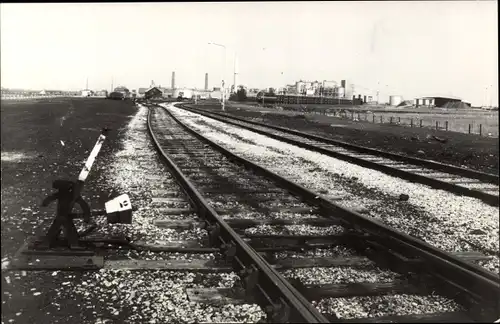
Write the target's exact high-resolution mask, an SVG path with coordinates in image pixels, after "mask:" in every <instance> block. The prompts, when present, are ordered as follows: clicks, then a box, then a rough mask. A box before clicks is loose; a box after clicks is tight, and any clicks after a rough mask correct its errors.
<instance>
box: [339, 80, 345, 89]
mask: <svg viewBox="0 0 500 324" xmlns="http://www.w3.org/2000/svg"><path fill="white" fill-rule="evenodd" d="M340 86H341V87H342V88H344V89H345V80H341V81H340Z"/></svg>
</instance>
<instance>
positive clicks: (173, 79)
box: [172, 71, 175, 89]
mask: <svg viewBox="0 0 500 324" xmlns="http://www.w3.org/2000/svg"><path fill="white" fill-rule="evenodd" d="M172 89H175V71H174V72H172Z"/></svg>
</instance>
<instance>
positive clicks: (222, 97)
mask: <svg viewBox="0 0 500 324" xmlns="http://www.w3.org/2000/svg"><path fill="white" fill-rule="evenodd" d="M208 44H209V45H215V46H219V47H223V48H224V68H223V75H222V83H221V84H222V88H221V106H222V110H225V107H224V105H225V90H224V77H225V75H226V51H227V50H226V46H225V45H222V44H216V43H212V42H209V43H208Z"/></svg>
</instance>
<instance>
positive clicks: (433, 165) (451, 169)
mask: <svg viewBox="0 0 500 324" xmlns="http://www.w3.org/2000/svg"><path fill="white" fill-rule="evenodd" d="M189 109H193V110H201V111H205V112H208V113H211V114H214V115H219V116H223V117H227V118H231V119H235V120H239V121H243V122H246V123H249V124H254V125H257V126H263V127H268V128H273V129H275V130H279V131H282V132H286V133H290V134H292V135H297V136H303V137H306V138H309V139H313V140H317V141H322V142H325V143H328V144H332V145H338V146H341V147H344V148H346V149H351V150H354V151H358V152H360V153H367V154H373V155H377V156H380V157H385V158H389V159H393V160H398V161H401V162H407V163H410V164H416V165H421V166H425V167H428V168H430V169H434V170H437V171H442V172H447V173H451V174H455V175H459V176H463V177H468V178H472V179H477V180H481V181H484V182H488V183H494V184H498V183H499V181H500V178H499V176H497V175H495V174H490V173H485V172H480V171H475V170H471V169H466V168H461V167H458V166H455V165H450V164H445V163H441V162H437V161H431V160H425V159H420V158H416V157H410V156H404V155H401V154H397V153H391V152H386V151H382V150H378V149H373V148H369V147H366V146H361V145H355V144H350V143H346V142H343V141H339V140H334V139H331V138H327V137H323V136H319V135H314V134H309V133H305V132H300V131H297V130H294V129H290V128H287V127H281V126H275V125H269V124H264V123H259V122H256V121H253V120H247V119H245V118H242V117H237V116H230V115H229V114H223V113H219V112H216V111H207V110H205V109H200V108H192V107H189Z"/></svg>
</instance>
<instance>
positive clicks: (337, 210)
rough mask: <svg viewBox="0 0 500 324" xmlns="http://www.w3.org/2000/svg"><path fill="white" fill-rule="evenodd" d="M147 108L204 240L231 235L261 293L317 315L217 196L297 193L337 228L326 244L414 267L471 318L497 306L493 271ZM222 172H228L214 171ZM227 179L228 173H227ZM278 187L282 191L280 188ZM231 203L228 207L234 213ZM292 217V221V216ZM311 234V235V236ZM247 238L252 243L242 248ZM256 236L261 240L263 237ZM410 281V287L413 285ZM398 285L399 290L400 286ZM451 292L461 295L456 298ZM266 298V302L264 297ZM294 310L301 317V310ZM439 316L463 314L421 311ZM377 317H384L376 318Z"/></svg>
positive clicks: (249, 202)
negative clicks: (201, 223)
mask: <svg viewBox="0 0 500 324" xmlns="http://www.w3.org/2000/svg"><path fill="white" fill-rule="evenodd" d="M150 109H151V111H150V115H149V116H148V117H149V118H148V125H149V127H150V129H149V130H150V133H151V135H152V136H153V138H154V141H155V143H156V145H157V146H158V150H159V151H160V152H161V154H162V156H163V157H164V159H165V161H166V162H167V164H168V165H169V166H170V167H171V169H172V171H173V174H174V176H175V177H176V178H177V180H178V181H179V183H181V185H182V186H183V187H184V188H185V191H186V193H187V194H188V195H189V196H190V197H191V199H192V201H193V205H194V206H196V209H197V211H198V213H199V215H202V217H203V216H204V217H205V219H206V222H208V223H207V224H209V227H208V228H209V230H210V233H211V235H210V236H212V237H217V236H218V237H219V239H216V240H213V241H212V242H213V243H214V244H215V246H222V247H225V246H226V247H227V243H228V242H233V244H232V245H233V246H235V245H236V250H234V249H233V253H234V254H233V256H235V259H236V260H240V262H237V263H239V266H238V265H237V267H239V269H244V268H248V267H254V268H255V269H257V271H258V273H259V275H258V276H257V277H258V280H259V288H260V289H261V296H266V295H267V296H274V298H278V299H279V298H281V300H286V305H287V306H288V307H290V309H291V311H292V312H294V313H295V314H302V312H303V311H305V312H306V313H307V314H308V315H307V316H309V319H310V320H313V319H314V320H317V321H324V320H325V319H324V318H323V317H322V315H320V314H318V313H317V311H316V310H315V309H311V307H310V306H311V305H310V304H309V303H308V301H307V300H308V299H309V300H311V299H314V298H316V297H317V296H312V297H311V296H308V298H306V297H304V296H302V295H301V294H300V293H299V292H298V290H297V289H295V288H294V286H292V285H291V284H290V283H289V282H288V281H287V280H286V279H284V278H283V277H282V276H281V275H279V274H278V272H276V269H275V268H276V266H275V265H271V264H269V262H272V261H273V260H272V258H268V261H269V262H265V261H264V259H262V258H261V257H260V256H258V254H257V253H256V251H255V250H256V249H257V250H259V249H260V250H261V251H266V249H265V248H264V249H262V247H263V246H262V245H259V244H258V243H257V242H256V241H255V240H250V241H249V240H246V242H245V240H242V239H241V238H238V234H237V233H236V231H234V230H233V229H232V228H231V227H230V225H229V224H228V222H225V221H223V220H222V218H221V216H220V215H218V214H217V212H216V211H215V209H214V206H218V204H224V202H225V200H227V199H225V198H226V197H228V196H231V195H232V197H234V198H233V199H235V200H238V201H237V205H238V206H239V208H240V210H239V211H240V212H241V208H243V207H248V209H245V208H243V211H248V210H252V209H254V210H255V209H256V208H257V209H258V208H259V204H258V203H257V201H258V200H259V199H258V197H260V196H262V194H266V193H267V196H266V201H267V202H268V203H269V201H271V202H272V201H282V205H283V207H281V208H282V209H285V208H286V207H289V206H290V205H292V206H293V204H294V203H293V201H294V200H296V199H297V198H299V199H301V200H302V201H303V202H304V203H306V204H307V205H308V206H309V208H310V210H311V212H310V214H313V215H314V216H317V217H324V218H323V220H324V222H326V221H327V220H328V219H329V220H330V221H334V222H335V223H336V224H339V225H340V226H342V227H343V228H344V231H343V232H342V233H341V234H340V235H333V237H330V238H328V237H321V240H320V241H321V242H323V243H325V242H328V240H330V243H331V245H335V244H337V245H338V244H339V243H342V244H346V245H349V246H350V247H353V248H355V250H357V252H359V253H362V254H364V255H366V256H368V258H369V259H370V260H371V261H374V262H375V263H376V264H377V265H379V266H381V267H387V266H389V267H390V268H391V269H392V270H395V271H398V272H401V273H408V272H412V273H413V275H412V276H411V277H415V273H417V274H418V276H417V277H418V278H420V279H419V280H424V281H425V284H424V286H425V285H430V284H431V283H432V286H434V287H437V288H438V289H439V291H440V292H441V293H442V294H444V295H447V296H452V297H454V298H455V299H457V300H459V301H460V302H461V303H463V304H464V305H466V306H465V307H466V308H467V309H468V311H469V314H468V315H469V316H471V317H472V318H474V319H476V320H494V319H495V315H493V314H495V312H498V296H499V293H500V284H499V281H498V277H497V276H495V275H494V274H492V273H490V272H488V271H486V270H484V269H482V268H480V267H478V266H475V265H473V264H472V263H469V262H467V261H464V260H463V259H461V258H459V257H457V256H454V255H451V254H449V253H446V252H444V251H442V250H439V249H436V248H434V247H432V246H430V245H428V244H426V243H424V242H422V241H420V240H417V239H415V238H413V237H410V236H409V235H406V234H404V233H401V232H397V231H395V230H393V229H391V228H389V227H387V226H385V225H383V224H381V223H379V222H376V221H374V220H372V219H369V218H368V217H365V216H363V215H360V214H358V213H356V212H353V211H351V210H348V209H345V208H341V207H339V206H337V205H336V204H334V203H332V202H330V201H328V200H326V199H323V198H322V197H318V195H317V194H315V193H313V192H311V191H309V190H307V189H305V188H303V187H301V186H299V185H297V184H295V183H293V182H290V181H289V180H287V179H284V178H282V177H280V176H278V175H276V174H274V173H272V172H270V171H268V170H266V169H265V168H262V167H260V166H258V165H255V164H253V163H251V162H249V161H247V160H245V159H243V158H241V157H239V156H237V155H235V154H233V153H231V152H229V151H227V150H226V149H224V148H222V147H221V146H219V145H217V144H216V143H214V142H212V141H210V140H208V139H206V138H204V137H203V136H201V135H200V134H199V133H197V132H196V131H193V130H191V129H190V128H188V127H187V126H185V125H183V124H182V123H181V122H180V121H179V120H178V119H177V118H175V117H174V116H173V115H172V114H171V113H169V112H168V111H167V110H166V109H164V108H158V107H156V108H154V107H153V106H152V107H151V108H150ZM152 115H153V116H154V121H152V120H151V119H150V118H152ZM207 161H208V162H207ZM229 161H233V162H237V163H238V164H240V165H243V166H244V167H245V168H247V169H249V170H251V172H250V171H244V170H241V168H240V169H238V168H236V166H235V165H234V164H233V163H229ZM238 170H239V171H238ZM254 173H255V174H254ZM224 174H227V175H229V176H227V175H226V177H224V176H221V175H224ZM230 179H234V181H230ZM265 179H270V180H272V181H273V182H274V183H275V185H274V186H271V185H269V183H266V181H265ZM245 183H247V184H255V185H256V186H257V187H252V186H249V187H248V186H247V187H244V184H245ZM231 184H232V186H231ZM211 186H212V187H211ZM213 186H216V187H217V188H216V187H213ZM215 189H216V190H215ZM283 189H285V190H286V191H288V192H289V193H288V194H287V193H286V191H284V190H283ZM213 193H218V195H213ZM243 195H245V196H246V199H241V198H242V196H243ZM259 195H260V196H259ZM261 201H262V199H261ZM287 205H289V206H287ZM239 211H238V210H235V212H236V213H238V212H239ZM268 212H269V210H268ZM332 215H335V216H332ZM279 223H280V222H279V221H277V222H276V224H279ZM298 223H299V224H300V220H299V221H298ZM214 224H219V225H218V226H217V225H214ZM235 235H236V236H235ZM282 238H283V237H282ZM286 238H287V239H292V238H291V237H289V236H286ZM260 239H263V240H264V241H265V239H266V237H262V236H261V237H260ZM267 239H274V240H280V238H279V237H276V236H270V237H267ZM300 239H301V240H304V241H307V240H313V241H314V239H315V238H314V237H302V238H300ZM316 239H318V238H317V237H316ZM247 242H248V243H250V244H251V245H252V246H253V248H254V249H252V248H250V247H249V245H248V243H247ZM224 244H225V245H224ZM263 244H264V246H265V245H266V244H268V243H263ZM324 245H328V244H323V246H324ZM313 246H314V244H313V245H305V247H307V248H311V247H313ZM274 248H276V246H274ZM271 250H273V249H271ZM278 250H279V249H278ZM388 260H389V261H388ZM311 262H312V261H311ZM233 264H234V262H233ZM335 264H336V265H338V262H337V263H335V262H331V263H330V265H329V266H333V265H335ZM347 264H348V263H347ZM344 265H345V264H344ZM422 278H424V279H422ZM261 280H263V281H266V280H267V281H268V282H274V283H275V285H274V286H272V289H271V290H268V289H269V288H268V286H265V285H264V284H260V283H261ZM294 285H295V286H296V287H297V288H299V290H300V291H301V292H303V293H304V292H305V291H307V289H306V290H304V287H303V285H301V284H300V283H295V284H294ZM416 286H417V287H418V288H420V289H421V288H422V287H423V285H421V284H418V285H416ZM264 287H266V289H265V288H264ZM337 288H338V287H337ZM344 288H345V287H344ZM358 288H359V287H358ZM392 288H394V287H392ZM414 288H415V287H413V288H412V289H410V290H412V291H413V290H414ZM366 289H368V288H366ZM405 289H406V288H405ZM405 289H402V290H403V291H404V290H405ZM354 290H355V289H354V288H353V287H347V288H345V289H344V291H343V292H342V293H338V292H337V293H336V295H335V297H341V296H353V294H354V295H355V293H353V291H354ZM396 290H397V289H396ZM400 290H401V289H400ZM424 290H425V289H424ZM391 291H392V292H394V289H392V290H390V289H389V290H386V291H385V293H386V294H387V293H390V292H391ZM358 292H359V289H358ZM457 293H458V295H457ZM364 294H365V295H377V294H379V293H377V292H375V291H371V292H368V293H367V292H366V291H365V292H364ZM320 295H321V293H320ZM457 296H461V297H464V298H458V297H457ZM272 299H273V298H271V300H272ZM259 300H260V304H261V306H264V307H265V306H266V305H265V304H266V302H263V299H262V298H259ZM471 300H472V302H471ZM267 302H268V303H269V299H268V301H267ZM472 305H476V306H472ZM477 307H479V308H480V309H478V308H477ZM485 309H486V310H485ZM301 316H303V317H304V318H305V317H306V314H303V315H301ZM328 316H329V318H330V319H331V320H334V321H337V317H336V316H335V314H329V315H328ZM424 317H425V316H423V317H422V316H418V315H416V317H414V318H413V320H415V319H422V320H425V319H424ZM291 318H294V317H291ZM446 318H448V319H450V318H451V319H454V320H459V319H462V320H463V314H458V313H456V314H455V313H450V314H446V313H445V314H434V315H432V316H427V318H426V319H427V320H430V321H432V320H445V319H446ZM380 320H384V319H383V318H380ZM396 320H400V321H401V320H403V321H404V320H411V318H406V319H403V318H399V319H397V318H396Z"/></svg>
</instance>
